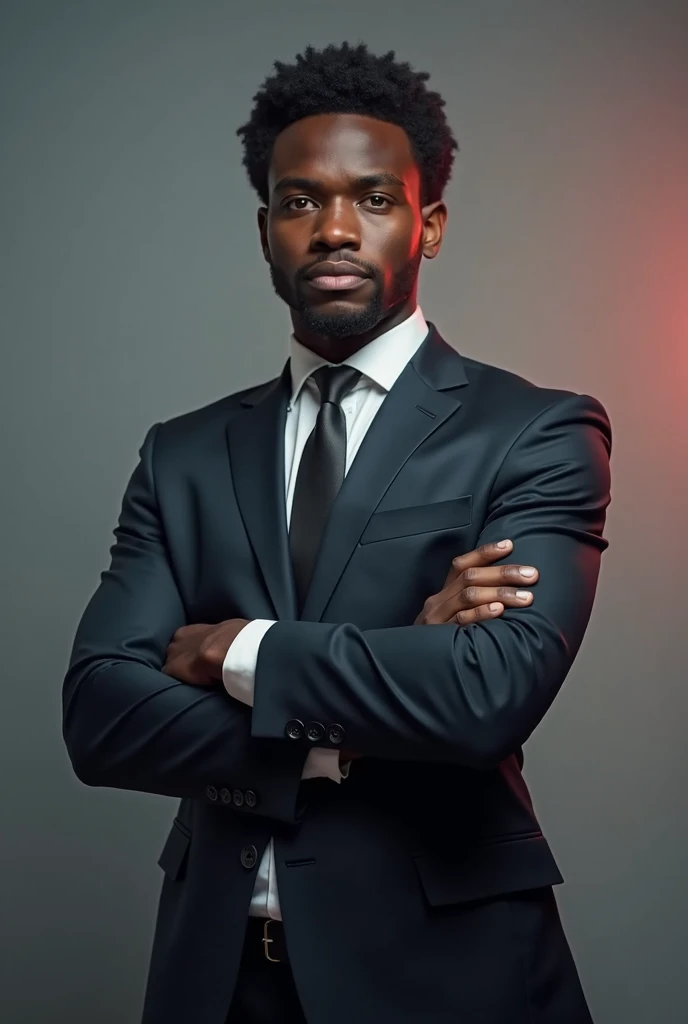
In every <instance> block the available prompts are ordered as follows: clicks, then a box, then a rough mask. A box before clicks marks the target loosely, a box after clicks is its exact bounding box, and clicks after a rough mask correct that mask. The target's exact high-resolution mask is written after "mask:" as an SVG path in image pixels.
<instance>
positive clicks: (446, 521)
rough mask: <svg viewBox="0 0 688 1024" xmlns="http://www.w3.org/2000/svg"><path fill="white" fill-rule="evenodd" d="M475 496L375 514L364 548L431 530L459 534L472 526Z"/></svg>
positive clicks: (365, 532) (466, 495)
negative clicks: (377, 542) (458, 531)
mask: <svg viewBox="0 0 688 1024" xmlns="http://www.w3.org/2000/svg"><path fill="white" fill-rule="evenodd" d="M472 501H473V498H472V495H470V494H464V495H463V497H461V498H451V499H450V500H449V501H435V502H432V503H431V504H430V505H409V506H408V507H406V508H388V509H386V510H385V511H384V512H374V513H373V515H372V516H371V517H370V520H369V522H368V525H367V527H366V528H365V530H364V531H363V534H362V536H361V544H372V543H373V542H375V541H378V540H391V539H392V538H393V537H408V536H411V535H412V534H414V533H429V532H430V531H431V530H456V529H459V528H461V527H462V526H469V525H470V522H471V505H472Z"/></svg>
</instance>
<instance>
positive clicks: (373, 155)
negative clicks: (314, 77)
mask: <svg viewBox="0 0 688 1024" xmlns="http://www.w3.org/2000/svg"><path fill="white" fill-rule="evenodd" d="M385 173H386V174H391V175H394V176H395V177H396V178H398V179H399V180H400V181H402V182H403V183H404V192H406V194H407V196H406V197H407V199H408V200H409V201H413V199H414V198H415V199H416V201H419V194H420V174H419V171H418V168H417V166H416V163H415V160H414V158H413V154H412V152H411V145H410V142H409V139H408V136H407V135H406V132H405V131H404V130H403V128H400V127H399V126H398V125H395V124H389V123H388V122H386V121H379V120H377V119H376V118H371V117H364V116H358V115H353V114H318V115H316V116H313V117H307V118H303V119H302V120H301V121H297V122H295V123H294V124H291V125H289V127H288V128H285V129H284V131H283V132H281V133H280V135H278V137H277V139H276V140H275V144H274V147H273V151H272V159H271V161H270V171H269V177H268V180H269V186H270V191H271V193H272V192H273V191H274V189H275V186H276V185H277V184H278V183H279V182H281V181H283V179H284V178H302V177H307V178H308V179H311V180H313V179H314V180H316V181H318V182H321V183H322V185H323V186H329V187H337V188H340V189H346V188H348V187H350V186H351V185H352V184H354V185H355V184H357V183H358V179H360V178H361V177H363V176H367V175H373V174H375V175H381V174H385ZM359 187H360V186H359ZM384 187H386V188H395V189H397V190H399V189H400V186H399V185H394V184H393V183H392V182H391V181H388V182H387V183H386V184H385V186H384Z"/></svg>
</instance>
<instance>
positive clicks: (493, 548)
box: [444, 540, 514, 587]
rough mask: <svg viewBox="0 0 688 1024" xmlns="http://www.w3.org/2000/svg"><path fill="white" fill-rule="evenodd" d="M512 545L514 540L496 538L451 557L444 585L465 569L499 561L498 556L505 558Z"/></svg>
mask: <svg viewBox="0 0 688 1024" xmlns="http://www.w3.org/2000/svg"><path fill="white" fill-rule="evenodd" d="M513 547H514V542H513V541H511V540H498V541H494V542H493V543H491V544H481V545H480V547H477V548H474V549H473V550H472V551H467V552H466V553H465V554H463V555H457V556H456V558H453V559H452V563H451V566H450V568H449V572H448V574H447V578H446V580H445V583H444V585H445V587H446V586H447V584H448V583H451V581H452V580H455V579H456V578H457V576H460V575H461V573H462V572H464V571H465V570H466V569H471V568H474V567H480V566H485V565H492V563H493V562H497V561H499V559H500V558H506V556H507V555H508V554H510V553H511V551H512V550H513Z"/></svg>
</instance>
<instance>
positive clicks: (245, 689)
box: [222, 619, 275, 707]
mask: <svg viewBox="0 0 688 1024" xmlns="http://www.w3.org/2000/svg"><path fill="white" fill-rule="evenodd" d="M274 624H275V623H274V621H273V620H272V619H252V620H251V622H248V623H247V624H246V625H245V626H244V628H243V629H241V630H240V631H239V632H238V633H237V635H236V637H235V639H234V641H233V642H232V643H231V644H230V645H229V650H228V651H227V653H226V655H225V660H224V662H223V664H222V682H223V684H224V687H225V690H226V691H227V693H228V694H229V695H230V697H235V698H236V700H240V701H241V702H242V703H243V704H248V705H249V707H253V688H254V685H255V679H256V664H257V663H258V648H259V647H260V641H261V640H262V639H263V637H264V636H265V634H266V633H267V631H268V630H269V629H270V626H274Z"/></svg>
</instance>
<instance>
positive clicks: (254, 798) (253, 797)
mask: <svg viewBox="0 0 688 1024" xmlns="http://www.w3.org/2000/svg"><path fill="white" fill-rule="evenodd" d="M244 802H245V804H246V806H247V807H250V808H251V810H253V808H254V807H257V806H258V794H257V793H256V791H255V790H253V789H247V790H246V792H245V793H244Z"/></svg>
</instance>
